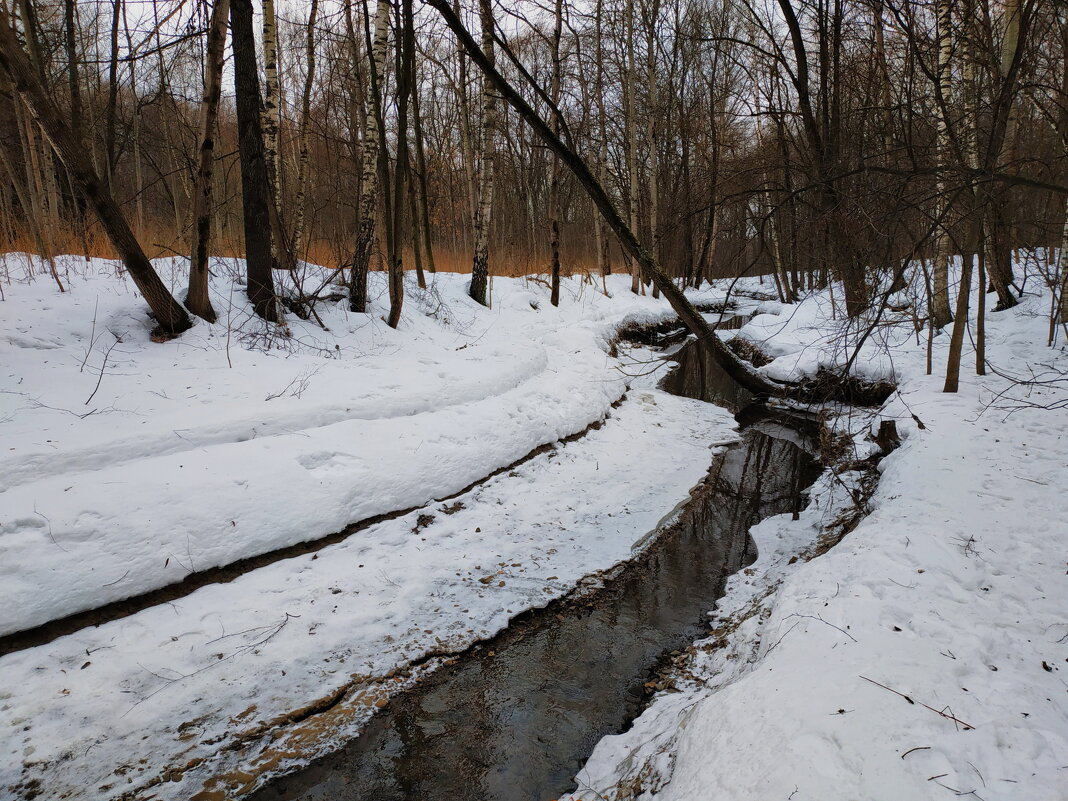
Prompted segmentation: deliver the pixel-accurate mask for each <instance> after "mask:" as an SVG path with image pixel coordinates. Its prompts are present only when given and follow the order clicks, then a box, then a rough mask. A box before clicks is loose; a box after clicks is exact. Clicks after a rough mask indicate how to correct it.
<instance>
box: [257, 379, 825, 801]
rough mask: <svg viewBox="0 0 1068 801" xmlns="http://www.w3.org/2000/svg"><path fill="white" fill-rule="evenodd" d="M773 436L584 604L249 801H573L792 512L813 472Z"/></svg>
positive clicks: (509, 640)
mask: <svg viewBox="0 0 1068 801" xmlns="http://www.w3.org/2000/svg"><path fill="white" fill-rule="evenodd" d="M698 363H700V362H698ZM688 364H690V365H692V364H693V363H692V362H690V363H688V362H685V361H683V362H682V365H683V368H684V370H685V371H687V372H688V371H690V370H693V369H698V368H694V367H691V366H687V365H688ZM701 369H703V368H701ZM680 372H683V371H682V370H680ZM706 375H707V374H706ZM702 383H703V384H704V385H707V382H702ZM769 431H770V432H771V433H769ZM772 433H775V429H774V428H772V427H769V426H765V425H761V424H758V425H753V426H751V427H750V428H748V429H747V430H746V433H745V434H744V436H743V440H742V442H740V443H739V444H738V445H736V446H734V447H732V448H730V449H729V450H728V451H727V452H726V453H725V454H724V455H723V457H722V458H721V459H719V460H717V463H716V465H715V466H714V468H713V470H712V472H711V473H710V474H709V477H708V479H707V482H706V484H705V485H704V486H703V487H702V488H701V489H700V490H698V491H697V492H696V493H695V496H694V499H693V501H692V502H691V503H690V504H689V505H688V506H687V507H686V509H685V510H684V511H683V513H682V516H681V518H680V519H679V521H678V523H677V525H675V526H673V527H672V529H671V531H670V532H669V533H667V534H666V535H665V536H663V537H662V538H660V539H658V540H657V542H656V544H655V545H654V546H653V547H652V549H650V550H649V551H648V552H647V553H645V554H644V555H643V556H642V557H641V558H639V559H638V560H637V563H636V564H635V565H634V567H633V569H630V570H628V571H626V572H625V573H624V574H623V575H622V576H621V577H619V578H618V579H615V580H613V581H611V582H609V584H608V585H607V586H606V587H605V588H604V590H602V591H599V592H598V593H597V595H596V596H595V597H594V598H593V599H591V601H590V602H589V603H585V604H583V605H581V606H578V607H575V608H566V609H561V608H555V609H550V610H548V611H547V612H544V613H540V614H537V615H535V616H534V617H533V618H532V619H531V620H529V621H527V623H525V624H524V625H523V626H521V627H518V629H517V630H510V631H508V632H505V633H504V634H502V635H501V636H499V637H497V638H496V639H495V640H494V641H492V642H490V643H488V644H487V645H486V646H485V647H483V648H482V649H481V650H479V651H478V652H473V653H471V654H469V655H468V656H466V657H464V658H462V659H460V660H459V661H458V663H457V664H456V665H455V666H453V667H451V668H447V669H444V670H442V671H439V672H438V673H437V674H436V675H434V676H433V677H432V678H431V679H429V680H428V681H427V682H426V683H425V684H423V685H422V686H420V687H418V688H417V689H416V690H414V691H412V692H411V693H409V694H408V695H406V696H405V697H402V698H400V699H398V700H397V701H396V702H395V703H393V704H392V705H391V706H390V707H389V708H387V709H386V710H385V711H384V713H383V714H381V715H379V716H378V717H377V718H376V719H374V720H373V721H372V722H371V723H370V724H369V725H368V727H367V728H366V729H365V731H364V732H363V734H362V735H361V736H360V737H359V738H357V739H356V740H353V741H352V742H351V743H349V744H348V745H347V746H346V747H345V748H343V749H342V750H341V751H339V752H337V753H335V754H333V755H331V756H329V757H326V758H324V759H323V760H321V761H320V762H319V763H317V764H315V765H313V766H311V767H309V768H307V769H305V770H303V771H301V772H299V773H296V774H293V775H291V776H288V777H285V778H282V779H280V780H278V781H276V782H275V783H274V784H273V785H271V786H269V787H268V788H266V789H265V790H263V791H261V792H260V793H259V794H258V795H257V796H256V797H257V798H258V799H261V800H263V801H265V800H266V799H331V801H335V800H341V799H366V800H367V801H371V800H372V799H373V800H374V801H392V800H394V799H396V800H397V801H400V799H450V800H456V799H472V800H473V799H480V801H486V800H488V799H501V801H528V800H529V801H544V799H551V798H556V797H557V796H558V795H560V794H562V793H563V792H565V791H567V790H569V789H572V788H573V787H574V783H573V781H572V778H573V777H574V776H575V774H576V773H577V772H578V771H579V769H580V768H581V766H582V764H583V762H584V761H585V760H586V758H587V757H588V756H589V754H590V752H591V751H592V750H593V747H594V745H595V744H596V743H597V741H598V740H599V739H600V738H601V737H603V736H605V735H607V734H613V733H617V732H619V731H621V730H623V729H624V728H625V727H626V726H627V724H628V723H629V721H631V720H632V719H633V718H634V716H635V715H636V714H637V713H638V712H639V711H640V709H641V705H642V700H643V697H644V694H643V686H642V685H643V682H644V681H646V680H648V678H649V677H650V675H651V672H652V671H653V670H654V668H655V666H656V665H657V663H658V662H659V660H660V659H661V658H662V656H663V655H664V654H665V652H669V651H671V650H673V649H677V648H681V647H684V646H685V645H686V644H688V643H689V642H691V641H693V640H694V639H697V638H699V637H701V636H702V635H703V634H704V633H705V630H706V628H705V627H706V623H705V621H706V619H707V618H706V613H707V611H708V610H709V609H711V608H712V607H713V606H714V604H715V601H716V599H718V598H719V597H720V596H721V595H722V592H723V585H724V582H725V580H726V577H727V576H728V575H730V574H731V573H733V572H734V571H736V570H738V569H740V568H741V567H743V566H745V565H747V564H749V563H750V562H751V561H752V560H753V558H754V557H755V553H754V549H753V545H752V540H751V539H750V538H749V536H748V534H747V531H748V529H749V528H750V527H751V526H752V525H753V524H755V523H756V522H758V521H759V520H761V519H763V518H765V517H767V516H769V515H773V514H779V513H783V512H796V511H798V510H799V509H800V507H801V505H802V503H803V500H802V496H801V491H802V490H803V489H804V488H806V487H807V486H808V485H809V484H811V482H812V481H813V480H815V478H816V476H817V475H818V473H819V468H818V466H817V465H816V463H815V462H814V460H813V459H812V457H810V456H809V455H808V454H807V453H806V452H805V450H803V449H802V448H800V447H798V446H797V444H795V442H793V441H791V439H793V437H790V438H784V437H778V436H773V435H772ZM490 651H492V652H494V655H493V656H491V655H490Z"/></svg>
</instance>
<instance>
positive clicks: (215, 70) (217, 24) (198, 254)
mask: <svg viewBox="0 0 1068 801" xmlns="http://www.w3.org/2000/svg"><path fill="white" fill-rule="evenodd" d="M229 15H230V0H216V2H215V5H214V6H213V7H212V10H211V21H210V23H209V24H208V48H207V55H206V58H205V61H204V96H203V98H202V100H201V103H200V153H199V159H198V162H197V177H196V184H195V186H194V187H193V250H192V257H191V258H190V261H189V291H188V292H187V293H186V297H185V305H186V308H188V309H189V311H191V312H193V314H195V315H197V316H198V317H202V318H204V319H205V320H207V321H208V322H209V323H214V322H215V320H216V314H215V309H214V308H213V307H212V305H211V299H210V298H209V297H208V252H209V248H210V246H211V213H212V176H213V174H214V171H215V126H216V122H217V120H218V116H219V98H220V96H221V95H222V71H223V60H224V56H225V52H224V51H225V47H226V23H227V20H228V19H229Z"/></svg>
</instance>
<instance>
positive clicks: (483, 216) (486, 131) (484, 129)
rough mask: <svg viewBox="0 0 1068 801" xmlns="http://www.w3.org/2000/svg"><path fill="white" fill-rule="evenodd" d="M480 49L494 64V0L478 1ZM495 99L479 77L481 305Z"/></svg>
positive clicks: (476, 281) (475, 279)
mask: <svg viewBox="0 0 1068 801" xmlns="http://www.w3.org/2000/svg"><path fill="white" fill-rule="evenodd" d="M478 6H479V19H480V22H481V28H482V51H483V53H484V54H485V57H486V59H487V60H488V62H489V63H490V65H494V64H495V48H494V43H493V25H494V19H493V0H479V4H478ZM496 137H497V98H496V96H495V94H494V90H493V84H492V82H491V81H490V78H489V76H487V75H485V74H484V75H483V76H482V119H481V121H480V122H479V127H478V139H479V143H480V151H481V153H480V155H481V162H480V166H479V173H478V205H477V206H476V208H475V226H474V229H475V231H474V257H473V259H472V263H471V297H472V298H473V299H474V300H475V301H476V302H478V303H481V304H482V305H483V306H489V305H490V298H489V235H490V218H491V216H492V214H493V178H494V176H493V167H494V162H495V160H496V158H497V141H496Z"/></svg>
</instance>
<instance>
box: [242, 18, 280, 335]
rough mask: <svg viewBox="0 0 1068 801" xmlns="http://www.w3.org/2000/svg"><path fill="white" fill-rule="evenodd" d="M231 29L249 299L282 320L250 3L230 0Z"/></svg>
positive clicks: (264, 315)
mask: <svg viewBox="0 0 1068 801" xmlns="http://www.w3.org/2000/svg"><path fill="white" fill-rule="evenodd" d="M230 26H231V36H232V39H233V50H234V91H235V93H236V94H237V135H238V149H239V151H240V159H241V202H242V206H243V208H244V218H245V263H246V267H247V270H248V297H249V300H250V301H252V306H253V308H254V309H255V310H256V314H258V315H259V316H260V317H262V318H263V319H264V320H268V321H270V322H272V323H277V322H280V318H279V314H278V300H277V298H275V294H274V277H273V275H272V274H271V270H272V268H273V267H274V259H273V258H272V256H271V213H270V204H271V196H270V184H269V183H268V181H267V162H266V160H265V158H264V153H263V129H262V127H261V124H260V120H261V114H262V103H261V100H260V78H259V73H258V71H257V67H256V39H255V34H254V33H253V25H252V0H231V3H230Z"/></svg>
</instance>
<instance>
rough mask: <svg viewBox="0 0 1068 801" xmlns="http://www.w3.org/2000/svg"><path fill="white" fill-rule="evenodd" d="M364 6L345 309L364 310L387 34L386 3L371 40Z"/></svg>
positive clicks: (385, 0) (382, 3)
mask: <svg viewBox="0 0 1068 801" xmlns="http://www.w3.org/2000/svg"><path fill="white" fill-rule="evenodd" d="M368 13H369V12H368V10H367V4H366V1H365V2H364V34H365V37H366V39H367V50H368V54H369V56H370V59H369V79H368V92H369V98H368V101H369V102H368V103H367V114H366V117H365V119H364V129H363V152H362V158H363V161H362V163H361V164H360V187H361V189H360V200H359V205H358V207H357V213H358V215H359V216H358V218H357V221H356V247H355V250H354V252H353V254H352V278H351V280H350V282H349V308H350V309H351V310H352V311H354V312H366V311H367V274H368V273H369V272H370V270H371V254H372V253H373V251H374V245H375V222H376V206H377V203H378V156H379V148H380V147H381V143H380V142H379V133H378V118H379V116H380V114H381V111H380V107H381V104H382V90H381V85H380V77H379V76H381V75H382V71H383V70H384V69H385V66H386V34H387V33H388V31H389V0H378V9H377V11H376V12H375V30H374V38H373V39H372V37H371V32H370V22H369V20H368V19H367V16H368Z"/></svg>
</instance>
